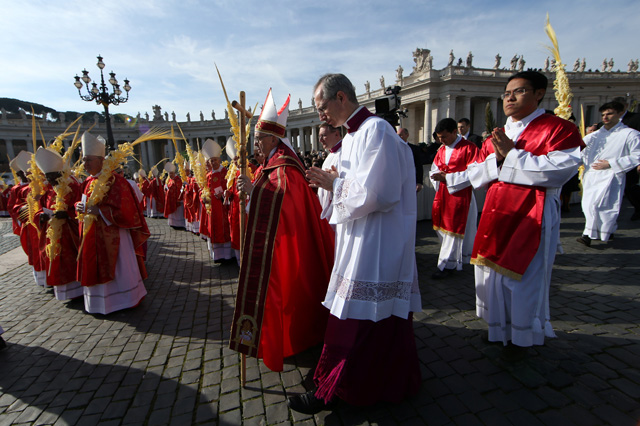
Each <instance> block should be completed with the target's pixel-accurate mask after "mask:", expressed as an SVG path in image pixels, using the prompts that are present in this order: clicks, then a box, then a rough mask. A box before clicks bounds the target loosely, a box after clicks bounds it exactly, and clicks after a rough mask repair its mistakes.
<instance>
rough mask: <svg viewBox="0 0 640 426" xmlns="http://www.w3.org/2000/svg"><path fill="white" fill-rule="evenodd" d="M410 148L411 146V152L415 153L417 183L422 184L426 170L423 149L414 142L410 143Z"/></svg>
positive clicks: (414, 162)
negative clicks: (423, 168)
mask: <svg viewBox="0 0 640 426" xmlns="http://www.w3.org/2000/svg"><path fill="white" fill-rule="evenodd" d="M407 145H409V148H411V153H412V154H413V165H414V166H415V167H416V183H419V184H421V185H422V181H423V180H424V171H423V170H422V165H423V164H424V163H423V159H422V150H421V149H420V147H419V146H418V145H414V144H412V143H408V142H407Z"/></svg>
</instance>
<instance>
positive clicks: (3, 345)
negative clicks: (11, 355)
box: [0, 336, 7, 351]
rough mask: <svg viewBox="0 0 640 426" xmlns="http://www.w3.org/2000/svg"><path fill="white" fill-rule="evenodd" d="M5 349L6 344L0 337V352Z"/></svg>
mask: <svg viewBox="0 0 640 426" xmlns="http://www.w3.org/2000/svg"><path fill="white" fill-rule="evenodd" d="M5 349H7V342H5V341H4V339H3V338H2V336H0V351H3V350H5Z"/></svg>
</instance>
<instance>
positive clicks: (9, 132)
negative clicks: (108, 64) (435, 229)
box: [0, 49, 640, 172]
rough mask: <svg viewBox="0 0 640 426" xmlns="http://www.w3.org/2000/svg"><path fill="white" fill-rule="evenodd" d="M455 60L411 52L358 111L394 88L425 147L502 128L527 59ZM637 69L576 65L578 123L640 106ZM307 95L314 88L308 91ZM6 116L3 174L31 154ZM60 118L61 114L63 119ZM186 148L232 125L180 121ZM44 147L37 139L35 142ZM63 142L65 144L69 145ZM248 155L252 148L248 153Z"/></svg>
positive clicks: (22, 130) (313, 122)
mask: <svg viewBox="0 0 640 426" xmlns="http://www.w3.org/2000/svg"><path fill="white" fill-rule="evenodd" d="M454 59H455V58H453V57H452V55H451V56H450V59H449V64H448V65H447V66H446V67H445V68H443V69H439V70H437V69H433V68H432V66H431V63H432V61H433V58H432V57H431V55H430V51H429V50H428V49H416V51H414V52H413V60H414V63H415V66H414V67H413V70H412V71H411V73H410V74H409V75H407V76H404V75H403V69H402V67H399V68H398V69H397V70H396V72H395V76H396V78H395V83H394V84H392V85H385V84H384V78H381V79H380V86H379V87H380V88H379V89H375V90H371V87H370V86H371V85H370V83H369V82H367V83H366V84H365V91H364V93H362V94H359V95H358V100H359V102H360V103H361V104H362V105H365V106H367V107H368V108H369V109H370V110H371V111H375V101H376V100H377V99H381V98H383V97H386V96H387V95H386V94H385V87H387V86H399V87H400V90H401V91H400V93H399V96H400V97H401V106H400V108H401V109H402V110H403V111H405V112H406V118H401V119H400V125H401V126H402V127H406V128H407V129H408V130H409V133H410V142H412V143H419V142H429V141H430V140H431V134H432V133H433V129H434V128H435V125H436V124H437V122H438V121H439V120H441V119H442V118H446V117H451V118H454V119H456V120H458V119H460V118H463V117H466V118H468V119H470V120H471V126H472V132H473V133H476V134H482V132H483V131H485V130H486V128H485V127H486V126H485V115H486V108H487V105H488V107H489V108H490V109H491V112H492V114H493V117H494V120H495V122H496V123H497V124H498V125H502V124H504V122H505V117H504V113H503V111H502V100H501V99H500V95H501V94H502V92H503V91H504V87H505V84H506V80H507V78H508V77H509V76H510V75H512V74H514V73H515V72H517V71H518V70H521V69H522V68H523V67H524V60H523V59H522V57H520V60H519V61H518V59H517V57H514V58H513V59H512V60H511V62H510V66H509V67H507V68H504V67H502V68H501V67H500V59H501V58H500V56H499V55H496V60H495V64H494V67H493V68H491V69H488V68H476V67H474V66H473V65H472V59H473V56H472V54H471V52H469V56H468V57H467V60H466V62H464V63H463V61H462V58H460V59H458V61H457V63H455V60H454ZM637 63H638V61H637V60H636V61H635V62H634V61H633V60H632V61H631V62H629V66H628V70H627V71H613V70H612V69H611V68H612V66H611V67H608V68H607V67H605V66H603V67H602V68H601V69H600V70H596V71H592V70H585V65H584V60H583V61H582V64H579V61H576V64H575V65H574V67H573V68H574V70H573V71H567V74H568V76H569V81H570V85H571V89H572V91H573V96H574V98H573V102H572V106H573V109H574V115H575V116H576V118H577V121H578V122H579V121H580V117H581V112H580V111H581V107H582V111H583V112H584V117H585V122H586V123H587V124H591V123H596V122H598V121H600V119H599V115H598V107H599V106H600V105H602V104H603V103H605V102H607V101H609V100H611V99H612V98H614V97H616V96H625V97H626V98H627V99H629V103H630V104H632V103H633V102H634V101H635V100H637V99H640V73H638V70H637ZM552 67H553V64H551V67H550V66H549V64H548V62H546V61H545V65H544V67H543V68H542V69H540V71H541V72H543V73H545V74H546V75H547V77H548V78H549V81H550V83H549V88H548V91H547V95H546V96H545V99H544V100H543V103H542V107H543V108H546V109H550V110H553V109H554V108H555V107H556V106H557V103H556V100H555V97H554V95H553V79H554V75H555V74H554V73H553V71H552V70H551V69H552ZM309 90H310V91H311V89H309ZM153 111H154V116H153V118H152V119H151V118H149V116H148V115H147V114H145V118H142V117H139V116H138V117H137V118H136V119H135V120H133V121H132V123H118V124H112V129H113V135H114V139H115V140H116V142H131V141H133V140H134V139H136V138H137V137H138V136H139V135H140V133H141V132H144V131H146V130H148V129H149V128H151V127H169V126H171V125H172V124H175V120H169V116H168V114H167V113H165V114H164V116H163V115H162V113H161V108H160V107H159V106H157V105H156V106H154V107H153ZM7 116H8V114H7V113H6V111H1V112H0V172H6V171H8V170H9V169H8V158H13V157H14V156H15V155H16V154H17V153H18V152H20V150H25V149H26V150H29V151H32V152H33V149H34V147H33V146H32V135H31V127H32V126H31V120H30V119H29V118H27V116H26V114H23V115H22V117H21V118H18V119H9V118H8V117H7ZM61 117H63V114H61ZM38 124H39V127H40V129H41V130H38V132H40V131H41V132H42V135H43V136H44V138H45V139H46V140H47V141H50V140H51V139H53V138H54V137H56V136H57V135H59V134H60V133H61V132H62V131H63V130H64V129H65V128H66V127H67V126H68V125H69V123H65V122H64V121H49V120H47V119H46V118H45V119H39V123H38ZM93 124H95V127H94V128H93V130H92V132H94V133H96V134H101V135H103V136H106V134H107V131H106V127H105V123H93ZM178 124H180V127H181V128H182V130H183V131H184V134H185V137H186V139H187V143H189V144H191V146H192V147H193V148H197V147H198V144H201V143H203V142H204V140H205V139H207V138H212V139H214V140H216V141H217V142H218V143H219V144H220V145H221V146H222V147H224V146H225V145H226V142H227V139H228V138H229V137H230V136H231V132H230V131H229V122H228V120H227V119H226V118H225V119H214V118H213V117H212V119H211V120H205V119H204V117H203V115H202V114H200V120H193V121H192V120H191V119H188V120H187V121H185V122H180V123H178ZM320 124H321V123H320V120H319V119H318V114H317V112H316V109H315V106H314V105H311V106H308V107H303V106H302V102H301V101H299V102H298V108H295V107H294V108H291V110H290V114H289V121H288V128H287V137H288V138H289V140H290V141H291V143H292V145H293V146H294V148H296V149H298V150H299V151H300V152H308V151H313V150H318V149H321V147H320V144H319V142H318V127H319V125H320ZM37 139H38V140H41V137H40V134H38V137H37ZM67 143H68V142H67ZM184 144H185V141H180V143H179V144H178V147H179V149H180V150H184ZM135 149H136V157H137V160H138V161H139V162H140V163H141V164H142V165H143V167H144V168H145V169H147V170H148V169H149V168H150V167H151V166H153V165H154V164H156V163H157V162H159V161H161V160H162V159H164V158H173V157H174V155H175V152H174V151H175V148H174V146H173V143H172V142H171V141H150V142H145V143H143V144H141V145H139V146H137V147H136V148H135ZM248 149H249V152H251V151H252V144H250V146H249V147H248ZM129 166H130V168H132V169H134V170H135V169H137V168H138V167H139V166H138V165H137V164H136V163H135V161H134V160H132V162H131V164H130V165H129Z"/></svg>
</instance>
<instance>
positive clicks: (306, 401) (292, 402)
mask: <svg viewBox="0 0 640 426" xmlns="http://www.w3.org/2000/svg"><path fill="white" fill-rule="evenodd" d="M336 402H337V401H331V402H329V403H325V402H324V400H323V399H320V398H316V391H309V392H307V393H303V394H300V395H295V396H292V397H290V398H287V405H288V406H289V408H291V409H292V410H293V411H297V412H298V413H302V414H317V413H319V412H320V411H325V410H331V409H332V408H333V407H335V405H336Z"/></svg>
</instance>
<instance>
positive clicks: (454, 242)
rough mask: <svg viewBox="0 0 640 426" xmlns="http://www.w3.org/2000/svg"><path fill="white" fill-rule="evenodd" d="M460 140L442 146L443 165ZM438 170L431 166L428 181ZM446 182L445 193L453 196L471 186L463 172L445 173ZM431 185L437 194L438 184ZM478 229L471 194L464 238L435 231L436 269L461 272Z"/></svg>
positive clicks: (434, 181)
mask: <svg viewBox="0 0 640 426" xmlns="http://www.w3.org/2000/svg"><path fill="white" fill-rule="evenodd" d="M461 140H462V137H461V136H460V135H458V137H457V139H456V140H455V141H454V142H453V143H452V144H451V145H450V146H446V145H443V147H442V148H440V149H444V150H445V164H449V161H450V160H451V155H452V154H453V150H454V149H455V147H456V145H458V142H460V141H461ZM439 171H440V169H439V168H438V166H436V163H433V164H431V171H430V172H429V179H431V176H433V175H434V174H436V173H438V172H439ZM445 178H446V180H447V182H446V183H447V191H449V194H455V193H456V192H458V191H460V190H462V189H464V188H467V187H469V186H471V182H470V181H469V175H468V174H467V173H466V171H464V172H457V173H447V174H446V175H445ZM431 184H432V185H433V187H434V188H435V190H436V192H438V188H439V186H440V182H438V181H436V180H433V179H431ZM477 229H478V206H477V204H476V198H475V196H474V194H473V192H472V193H471V202H470V204H469V214H468V215H467V224H466V226H465V231H464V238H459V237H456V236H454V235H451V234H449V233H446V232H442V231H441V230H438V231H436V232H437V234H438V238H439V239H440V254H439V255H438V269H440V270H441V271H442V270H444V269H456V270H458V271H461V270H462V264H463V263H466V264H468V263H469V261H470V260H471V252H472V251H473V240H474V239H475V238H476V231H477Z"/></svg>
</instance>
